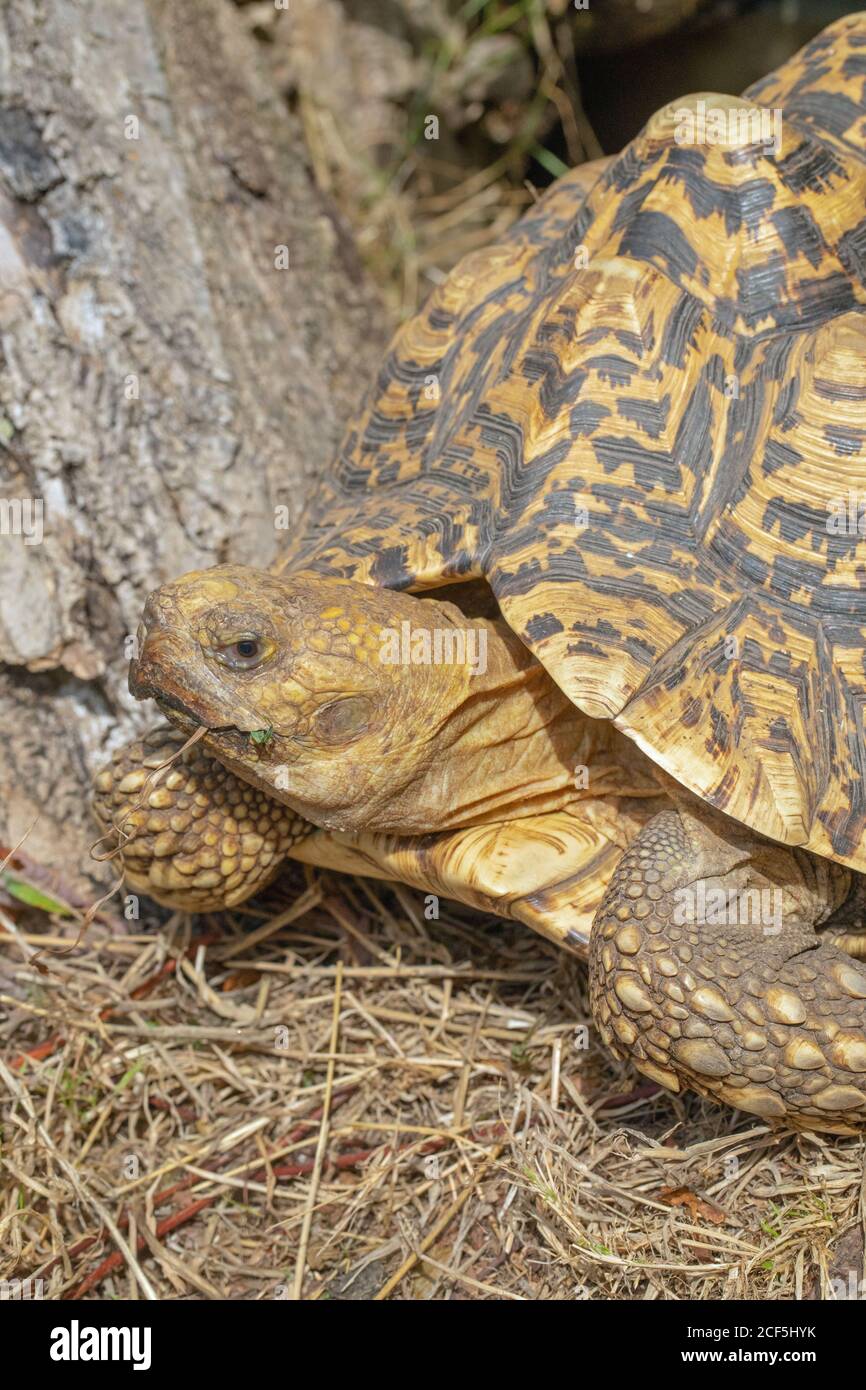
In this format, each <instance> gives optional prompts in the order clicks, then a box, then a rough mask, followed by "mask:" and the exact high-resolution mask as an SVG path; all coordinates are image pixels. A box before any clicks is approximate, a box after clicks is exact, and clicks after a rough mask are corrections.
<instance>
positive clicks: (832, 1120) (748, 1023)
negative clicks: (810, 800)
mask: <svg viewBox="0 0 866 1390" xmlns="http://www.w3.org/2000/svg"><path fill="white" fill-rule="evenodd" d="M720 827H721V828H720ZM786 861H787V869H786V867H785V864H786ZM844 875H845V871H844V870H842V871H839V870H837V868H836V866H833V865H828V864H827V862H826V861H821V860H814V859H811V857H809V856H806V855H804V854H803V853H802V852H801V851H796V850H793V851H792V850H787V849H784V848H782V847H781V846H776V845H770V844H769V842H765V841H759V840H758V839H757V838H756V837H754V838H752V839H751V840H750V841H749V840H747V839H746V838H745V835H744V832H742V831H741V830H740V829H739V828H736V829H731V828H729V823H727V822H722V818H719V819H718V820H716V821H714V822H713V826H712V827H709V826H707V825H706V824H705V823H704V822H703V820H702V819H699V818H698V817H697V816H693V815H691V814H690V813H688V812H684V811H683V810H682V809H676V810H669V811H663V812H661V813H660V814H659V815H657V816H655V817H654V818H653V820H651V821H650V822H649V823H648V824H647V825H646V827H645V828H644V829H643V830H642V831H641V833H640V834H639V835H638V837H637V839H636V840H635V841H634V842H633V843H632V844H631V845H630V847H629V848H628V849H627V850H626V851H625V853H624V854H623V856H622V859H621V860H620V862H619V866H618V868H617V871H616V873H615V875H614V877H613V880H612V882H611V883H610V886H609V888H608V890H607V892H606V894H605V897H604V899H603V901H602V903H601V906H600V907H599V910H598V912H597V914H596V918H595V922H594V924H593V932H592V939H591V944H590V972H591V996H590V997H591V1003H592V1009H593V1014H594V1016H595V1019H596V1021H597V1023H598V1025H599V1027H600V1029H601V1032H602V1036H603V1038H604V1040H605V1042H606V1043H607V1044H608V1046H609V1047H610V1048H611V1049H612V1050H613V1051H614V1052H615V1053H616V1054H617V1056H620V1057H627V1058H629V1059H630V1060H631V1061H632V1062H634V1064H635V1066H636V1067H637V1068H638V1070H639V1071H641V1072H643V1073H644V1074H645V1075H646V1076H649V1077H651V1078H653V1079H654V1080H656V1081H658V1082H660V1083H661V1084H662V1085H663V1086H666V1087H668V1088H669V1089H670V1090H672V1091H680V1090H685V1089H692V1090H695V1091H698V1092H700V1093H701V1094H702V1095H706V1096H711V1097H714V1098H715V1099H717V1100H720V1101H725V1102H726V1103H727V1104H729V1105H732V1106H736V1107H737V1108H738V1109H740V1110H747V1111H750V1112H751V1113H753V1114H756V1115H761V1116H764V1117H766V1118H767V1119H771V1120H778V1121H784V1122H786V1123H787V1124H789V1125H791V1126H792V1127H794V1128H798V1129H818V1130H832V1131H836V1132H840V1133H849V1132H854V1131H856V1130H858V1129H860V1128H862V1127H863V1126H866V973H864V971H863V969H862V968H861V967H859V966H858V965H857V964H855V963H854V962H853V961H852V960H851V959H850V957H849V956H846V955H845V954H843V952H842V951H840V950H838V949H837V948H836V947H835V946H832V945H828V944H825V943H822V942H821V941H820V939H819V937H818V936H816V934H815V932H814V930H813V927H814V925H815V924H816V922H819V921H821V920H822V919H823V918H824V917H826V916H827V915H829V913H831V912H832V911H833V909H834V908H835V907H836V906H838V899H839V898H840V897H841V896H844V894H845V893H846V892H847V891H848V888H849V880H850V875H849V876H848V879H847V880H846V878H845V877H844ZM756 887H757V888H758V890H759V892H760V891H761V890H763V891H764V892H766V893H773V892H776V893H777V894H778V895H779V896H778V897H777V898H776V899H775V906H774V905H773V901H774V900H773V899H771V898H769V899H768V898H765V899H764V900H763V901H764V905H765V906H767V905H770V911H769V912H766V911H762V912H760V914H759V920H758V921H757V922H754V920H750V919H753V917H754V915H755V914H754V908H755V906H756V899H755V898H754V897H751V898H747V897H746V890H748V889H749V888H752V889H753V890H754V889H755V888H756ZM713 889H715V890H719V889H721V891H722V892H723V893H724V894H725V895H726V898H725V901H726V908H725V909H723V920H722V921H721V922H720V921H719V920H718V916H717V913H718V911H719V909H720V907H721V903H722V899H721V898H719V897H717V896H714V895H713V894H712V893H711V890H713ZM757 902H760V898H759V899H758V900H757ZM780 904H781V911H780V912H777V911H776V908H777V907H778V906H779V905H780ZM711 905H712V908H713V910H712V912H711V911H710V907H711ZM702 907H703V915H704V916H705V918H708V919H709V920H703V921H702V920H694V918H695V917H697V918H698V919H700V917H701V915H702V912H701V909H702ZM761 918H763V920H760V919H761ZM690 919H691V920H690ZM725 919H726V920H725Z"/></svg>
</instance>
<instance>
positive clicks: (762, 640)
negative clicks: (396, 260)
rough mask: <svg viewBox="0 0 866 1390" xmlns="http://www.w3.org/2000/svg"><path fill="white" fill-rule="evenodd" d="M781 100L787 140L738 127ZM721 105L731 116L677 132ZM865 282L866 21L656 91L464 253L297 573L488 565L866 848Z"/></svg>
mask: <svg viewBox="0 0 866 1390" xmlns="http://www.w3.org/2000/svg"><path fill="white" fill-rule="evenodd" d="M702 103H703V106H702ZM759 106H760V107H761V108H765V109H766V111H767V112H768V115H767V118H766V119H767V128H768V129H772V132H773V138H774V139H775V141H776V143H775V145H774V146H771V145H769V144H766V143H761V142H760V141H757V140H755V139H754V138H752V135H751V134H749V135H748V136H747V138H746V139H745V140H744V139H743V138H742V134H740V136H736V134H735V135H734V137H733V138H732V139H730V140H727V139H725V138H723V137H724V130H725V129H729V130H735V128H736V125H737V121H738V120H739V119H742V121H743V122H744V125H743V126H741V127H740V130H741V132H742V130H743V129H746V130H747V131H751V130H752V127H750V126H749V124H748V122H749V119H750V117H749V112H751V111H754V110H756V109H757V108H758V107H759ZM702 112H703V118H704V119H705V122H706V119H707V113H708V112H709V113H710V114H711V116H712V119H714V120H715V121H717V122H720V124H717V126H716V130H717V132H718V131H719V130H722V136H721V137H719V139H712V140H711V139H710V138H708V137H707V136H706V128H705V129H704V137H705V138H704V139H703V142H701V141H699V140H698V139H697V138H693V139H692V140H691V141H689V140H688V139H684V138H683V130H684V129H686V131H687V132H688V122H689V120H691V121H692V122H693V129H694V130H697V129H698V125H697V124H694V123H699V122H700V120H701V119H702ZM779 112H780V113H781V115H777V114H774V113H779ZM713 113H715V114H713ZM719 113H722V114H719ZM725 121H727V122H728V125H727V127H726V126H725ZM864 306H866V15H854V16H851V17H849V18H846V19H843V20H841V21H840V22H838V23H836V24H834V25H832V26H831V27H830V28H829V29H827V30H826V31H825V32H824V33H823V34H821V35H820V36H819V37H818V38H817V39H815V40H814V41H813V42H812V43H810V44H809V45H808V46H807V47H806V48H805V49H803V51H802V52H801V53H799V54H798V55H797V56H796V57H795V58H793V59H792V60H791V61H790V62H788V63H787V64H786V65H785V66H784V67H782V68H781V69H779V71H778V72H776V73H774V74H772V75H771V76H769V77H767V78H765V79H764V80H763V81H761V82H759V83H757V84H756V85H755V86H754V87H752V88H750V89H749V91H748V92H747V93H746V95H745V97H744V98H742V99H736V98H730V97H717V96H713V95H712V94H704V95H703V96H700V97H688V98H685V99H684V100H683V101H682V102H681V103H679V104H675V105H674V106H673V107H672V108H668V109H666V110H665V111H663V112H660V113H659V114H658V116H657V117H655V118H653V120H651V121H650V122H649V123H648V125H647V127H646V128H645V129H644V130H643V131H642V132H641V133H640V134H639V135H638V136H637V138H636V139H635V140H634V141H633V142H632V143H631V144H630V145H629V146H628V147H627V148H626V149H625V150H624V151H623V153H622V154H621V155H620V156H619V157H617V158H616V159H614V160H611V161H608V162H606V164H605V165H604V167H603V168H602V169H601V170H600V171H599V169H598V168H592V167H588V168H585V169H578V170H576V171H575V172H574V173H572V174H569V175H567V176H566V177H565V178H563V179H562V180H560V181H559V182H558V183H557V184H556V185H554V187H553V188H552V189H551V190H550V191H549V192H548V193H547V194H546V195H545V196H544V197H542V198H541V199H540V200H539V202H538V203H537V204H536V206H535V207H534V208H533V209H532V210H531V211H530V213H529V214H528V215H527V216H525V217H524V218H523V219H522V221H520V222H519V223H518V224H517V225H516V226H515V227H514V228H513V229H512V230H511V232H510V233H509V234H508V235H507V236H506V237H505V238H504V239H503V240H502V241H501V242H499V243H498V244H497V245H494V246H492V247H490V248H488V249H486V250H484V251H478V252H475V253H473V254H472V255H470V256H468V257H467V258H466V259H465V260H464V261H462V262H461V264H460V265H459V266H458V267H457V268H456V269H455V270H454V272H453V273H452V274H451V275H450V276H449V277H448V279H447V280H446V281H445V282H444V283H443V284H442V285H441V287H440V288H438V289H437V290H436V292H435V293H434V294H433V295H432V296H431V298H430V299H429V301H428V302H427V304H426V306H425V308H424V309H423V311H422V312H421V313H419V314H418V315H417V316H416V317H414V318H413V319H411V320H410V321H409V322H407V323H406V324H405V326H404V327H403V328H402V329H401V330H400V331H399V332H398V334H397V336H396V338H395V339H394V342H393V343H392V345H391V348H390V351H389V353H388V355H387V358H386V361H385V363H384V365H383V367H382V370H381V372H380V373H379V376H378V379H377V381H376V382H375V384H374V386H373V388H372V390H371V392H370V395H369V397H368V399H367V401H366V403H365V404H364V406H363V408H362V410H361V412H360V414H359V416H358V418H357V420H356V421H355V422H354V424H353V425H352V426H351V428H350V429H349V432H348V435H347V437H346V439H345V442H344V445H343V448H342V450H341V453H340V456H339V459H338V461H337V464H336V467H335V469H334V471H333V473H332V474H331V475H330V476H328V477H327V478H325V479H323V480H322V481H321V484H320V486H319V488H318V491H317V494H316V496H315V498H314V500H313V502H312V505H311V507H310V509H309V510H308V513H307V514H306V516H305V517H304V519H303V521H302V523H301V525H300V527H299V529H298V531H297V533H296V534H295V535H294V537H293V538H292V540H291V543H290V545H289V547H288V548H287V550H286V553H285V554H283V555H282V556H281V557H280V560H279V562H278V564H277V568H278V569H279V570H287V569H291V570H293V571H298V570H301V569H305V570H310V569H312V570H314V571H316V572H320V573H327V574H332V575H340V576H343V577H350V578H354V579H358V580H362V581H365V582H368V583H370V584H376V585H385V586H388V587H395V588H401V589H403V588H405V589H410V590H415V591H422V590H429V589H433V588H436V587H439V586H441V585H445V584H453V583H455V582H458V581H465V580H469V579H476V578H477V579H484V580H486V581H487V583H488V584H489V586H490V588H491V589H492V591H493V593H494V595H495V597H496V600H497V602H498V604H499V607H500V609H501V611H502V613H503V615H504V617H505V618H506V619H507V621H508V622H509V624H510V625H511V626H512V627H513V629H514V631H515V632H516V633H517V634H518V635H519V636H520V637H521V638H522V639H523V641H524V642H526V644H527V646H528V647H529V648H530V649H531V650H532V651H533V652H534V653H535V655H536V656H537V658H538V660H539V661H541V662H542V663H543V664H544V666H545V667H546V668H547V669H548V671H549V672H550V673H551V675H552V676H553V678H554V679H555V680H556V681H557V683H558V684H559V685H560V686H561V688H562V689H563V690H564V691H565V692H566V693H567V694H568V696H569V697H570V698H571V699H572V700H573V701H574V703H575V704H576V705H577V706H578V707H579V708H580V709H581V710H583V711H585V712H586V713H587V714H589V715H593V716H596V717H599V716H600V717H605V718H608V719H610V720H612V721H613V722H614V724H615V725H616V726H617V727H618V728H619V729H620V730H622V731H624V732H625V733H626V734H628V735H629V736H630V737H631V738H632V739H633V740H634V741H635V743H637V744H638V746H639V747H640V748H641V749H642V750H643V751H644V752H645V753H647V754H649V756H650V757H651V758H652V759H653V760H654V761H655V763H656V764H657V765H659V766H660V767H662V768H663V769H665V770H666V771H667V772H668V773H670V774H671V775H672V776H673V777H675V778H676V779H677V780H678V781H679V782H680V783H682V784H683V785H684V786H686V787H687V788H689V789H690V790H691V791H693V792H695V793H697V794H699V795H700V796H702V797H703V798H705V799H706V800H707V801H708V802H709V803H711V804H712V805H713V806H716V807H718V808H719V809H721V810H723V811H725V812H727V813H728V814H730V815H732V816H734V817H736V818H738V819H739V820H740V821H742V822H744V823H745V824H746V825H748V826H750V827H752V828H753V829H755V830H756V831H758V832H760V833H762V834H764V835H767V836H770V837H771V838H774V839H776V840H779V841H782V842H783V843H786V844H791V845H801V846H805V847H807V848H809V849H811V850H813V851H815V852H817V853H818V854H821V855H825V856H828V857H830V858H832V859H835V860H838V861H839V862H841V863H844V864H848V865H851V866H852V867H854V868H857V869H861V870H863V869H866V838H864V833H863V832H864V818H866V786H864V760H866V737H864V716H863V710H864V695H866V584H864V580H866V535H864V532H866V519H864V513H866V369H864V359H866V311H864Z"/></svg>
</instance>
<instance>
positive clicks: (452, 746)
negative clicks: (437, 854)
mask: <svg viewBox="0 0 866 1390" xmlns="http://www.w3.org/2000/svg"><path fill="white" fill-rule="evenodd" d="M425 607H426V605H425ZM473 626H475V627H477V628H484V629H485V630H486V632H487V670H486V671H485V672H484V673H483V674H479V673H476V674H472V675H469V676H468V677H467V676H466V675H465V673H464V672H462V671H461V672H460V673H459V676H458V678H457V679H456V680H455V681H454V686H453V697H454V698H453V703H452V704H451V706H450V708H447V709H446V710H445V712H444V716H443V715H442V714H441V713H440V719H439V722H438V725H437V727H436V728H435V732H433V730H432V729H431V732H433V737H432V738H431V740H430V742H429V745H428V750H427V752H428V756H427V757H424V756H423V755H422V756H421V758H420V760H419V763H418V765H416V767H415V768H414V770H413V775H412V777H411V780H410V781H409V782H408V783H407V784H406V786H405V787H404V788H402V790H401V791H400V792H399V793H397V795H392V798H391V800H390V802H389V804H388V805H387V807H383V808H382V812H381V815H382V820H383V822H387V824H385V823H383V824H382V825H375V824H373V823H372V821H373V820H377V819H378V814H379V813H378V812H377V809H376V808H374V807H371V806H368V807H366V808H365V810H366V817H367V826H368V828H370V829H378V828H381V829H388V830H391V831H393V832H396V833H403V834H423V833H425V832H430V831H439V830H448V829H453V828H457V827H460V826H470V825H483V824H486V823H489V822H492V821H503V820H510V819H512V818H513V817H515V816H527V815H537V814H540V813H541V812H543V811H553V810H559V809H561V808H562V807H563V806H565V805H567V804H568V802H569V801H572V800H574V795H575V766H576V764H577V763H578V762H579V761H581V759H580V758H578V753H580V752H586V751H587V743H588V740H587V729H586V726H587V724H588V723H592V722H594V721H587V719H586V717H585V716H583V715H581V714H580V712H579V711H578V710H576V709H575V708H574V706H573V705H572V704H571V702H570V700H568V699H566V697H565V696H564V695H563V694H562V692H561V691H560V690H559V688H558V687H557V686H556V685H555V684H554V682H553V681H552V680H551V678H550V676H549V675H548V674H547V672H546V671H545V670H544V668H543V667H542V666H541V665H539V663H538V662H537V661H536V660H535V659H534V658H533V657H532V656H531V655H530V653H528V652H527V650H526V648H525V647H524V646H523V643H522V642H520V640H519V639H518V638H517V637H515V636H514V634H513V633H512V632H511V630H510V628H508V627H507V625H506V624H505V623H504V622H502V621H501V620H500V621H496V622H487V621H482V620H479V619H475V620H474V622H473ZM416 672H417V678H418V680H419V682H423V681H424V678H425V677H424V668H423V667H418V668H416ZM440 699H441V696H440ZM419 714H420V718H419V725H420V727H421V728H423V726H424V719H425V711H424V706H423V703H422V705H421V709H420V711H419ZM593 733H595V735H596V738H598V736H599V735H600V736H601V737H602V738H603V737H604V726H599V727H598V728H597V729H596V730H594V731H593ZM590 741H592V740H590Z"/></svg>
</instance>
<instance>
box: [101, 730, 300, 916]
mask: <svg viewBox="0 0 866 1390" xmlns="http://www.w3.org/2000/svg"><path fill="white" fill-rule="evenodd" d="M184 742H185V736H184V735H183V734H182V733H179V732H178V730H177V729H174V728H172V727H171V725H169V724H163V725H161V726H160V727H159V728H157V729H154V730H152V731H151V732H150V733H149V734H146V735H145V736H144V738H141V739H136V740H134V741H133V742H132V743H128V744H126V745H125V746H124V747H123V748H120V749H119V750H118V751H117V752H116V753H115V754H114V757H113V759H112V761H111V763H110V764H109V765H108V767H105V768H103V769H102V771H101V772H100V773H98V775H97V777H96V779H95V783H94V786H95V796H94V802H93V809H94V812H95V815H96V818H97V820H98V821H99V822H100V824H101V825H102V827H103V829H104V830H105V831H106V832H107V835H108V837H109V840H110V842H113V843H116V841H117V831H118V827H120V829H121V830H122V832H123V835H125V836H128V837H129V838H128V839H126V840H125V843H124V845H123V851H122V856H120V857H119V858H120V863H121V864H122V866H123V872H124V877H125V880H126V882H127V884H128V885H129V887H130V888H131V889H132V890H133V891H134V892H138V893H144V894H146V896H147V897H149V898H155V899H156V901H157V902H160V903H164V904H165V905H166V906H167V907H179V908H183V909H185V910H186V911H188V912H211V911H218V910H219V909H221V908H225V907H234V906H236V904H237V903H241V902H243V901H244V900H245V899H246V898H249V897H252V895H253V894H254V893H258V892H259V891H260V890H261V889H262V888H264V887H265V886H266V885H267V884H268V883H269V882H270V880H271V879H272V878H274V877H275V875H276V874H277V873H278V871H279V869H280V868H281V867H282V864H283V860H284V859H285V857H286V855H287V853H288V851H289V850H290V849H291V847H292V845H294V844H297V843H298V841H299V840H302V839H304V838H305V837H306V836H307V835H308V834H310V832H311V831H312V830H313V829H314V827H313V826H312V825H310V823H309V821H305V820H303V819H302V818H301V817H300V816H298V815H297V814H296V813H295V812H294V811H292V810H291V809H290V808H289V807H288V806H283V805H281V804H280V802H278V801H275V800H274V799H273V798H272V797H270V796H268V794H267V793H266V792H263V791H260V790H259V789H258V788H257V787H253V786H251V785H250V784H249V783H248V782H242V781H241V780H240V778H239V777H236V776H235V775H234V773H232V772H229V771H228V770H227V769H226V768H224V767H223V766H222V764H221V763H218V762H217V761H216V759H214V758H212V757H210V756H209V755H208V754H207V753H203V752H202V751H201V749H200V747H198V746H195V745H194V746H193V747H192V748H190V749H189V750H188V751H187V752H186V753H184V754H183V755H182V757H181V758H179V759H178V760H177V761H176V762H174V763H173V764H172V766H171V767H169V768H166V769H165V771H164V772H162V774H161V775H160V776H159V777H158V780H157V781H156V783H155V785H153V786H152V787H151V788H148V787H147V785H146V784H147V779H148V778H149V777H150V776H151V775H152V774H154V773H155V770H156V769H157V768H158V767H159V766H160V765H161V764H162V763H164V762H165V761H166V760H167V759H168V758H171V757H172V756H173V755H175V754H176V753H177V751H178V749H179V748H180V747H181V746H182V745H183V743H184ZM112 836H113V841H112V840H111V837H112Z"/></svg>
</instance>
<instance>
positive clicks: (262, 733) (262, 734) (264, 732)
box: [250, 724, 274, 744]
mask: <svg viewBox="0 0 866 1390" xmlns="http://www.w3.org/2000/svg"><path fill="white" fill-rule="evenodd" d="M273 736H274V730H273V726H272V725H271V724H269V725H268V727H267V728H266V729H253V731H252V733H251V734H250V738H251V739H252V741H253V743H261V744H266V743H270V741H271V739H272V738H273Z"/></svg>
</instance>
